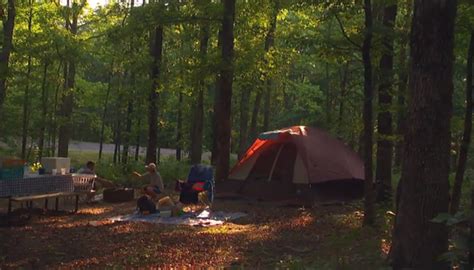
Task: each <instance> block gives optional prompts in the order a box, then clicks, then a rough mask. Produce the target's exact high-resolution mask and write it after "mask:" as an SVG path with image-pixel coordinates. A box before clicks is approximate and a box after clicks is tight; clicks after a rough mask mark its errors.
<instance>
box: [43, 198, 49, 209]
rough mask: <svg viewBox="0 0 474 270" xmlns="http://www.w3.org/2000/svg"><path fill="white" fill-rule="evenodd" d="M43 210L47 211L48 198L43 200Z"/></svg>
mask: <svg viewBox="0 0 474 270" xmlns="http://www.w3.org/2000/svg"><path fill="white" fill-rule="evenodd" d="M44 209H45V210H48V198H46V199H44Z"/></svg>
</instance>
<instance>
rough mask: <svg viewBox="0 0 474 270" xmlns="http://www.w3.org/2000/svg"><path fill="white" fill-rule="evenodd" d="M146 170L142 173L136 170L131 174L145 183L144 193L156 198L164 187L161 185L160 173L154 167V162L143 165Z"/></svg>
mask: <svg viewBox="0 0 474 270" xmlns="http://www.w3.org/2000/svg"><path fill="white" fill-rule="evenodd" d="M145 168H146V170H147V172H146V173H144V174H139V173H138V172H133V175H134V176H135V177H137V178H138V179H140V181H142V182H144V183H147V185H146V186H145V187H144V191H145V193H146V194H148V195H150V196H151V197H153V198H157V197H158V195H159V194H161V193H163V191H164V189H165V187H164V185H163V180H162V179H161V175H160V173H159V172H158V171H157V169H156V164H155V163H150V164H148V165H147V166H145Z"/></svg>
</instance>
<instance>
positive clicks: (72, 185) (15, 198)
mask: <svg viewBox="0 0 474 270" xmlns="http://www.w3.org/2000/svg"><path fill="white" fill-rule="evenodd" d="M54 178H55V177H54V176H52V177H50V179H47V178H41V177H39V178H35V179H33V180H31V179H29V180H24V179H23V181H24V183H20V184H21V185H22V186H20V187H18V185H19V184H18V182H16V180H12V181H11V186H12V187H14V188H11V187H10V189H11V190H14V191H15V192H10V193H11V194H9V195H7V196H5V193H3V196H2V197H3V198H7V199H8V214H10V213H11V212H12V204H13V202H17V203H21V207H23V203H26V206H27V208H28V209H31V208H32V207H33V201H36V200H43V199H44V200H45V201H44V208H45V209H48V200H49V199H55V200H56V201H55V210H56V211H57V210H58V208H59V198H60V197H75V207H74V213H76V212H77V211H78V209H79V196H81V195H84V194H86V195H87V194H93V193H94V191H93V190H92V188H93V185H94V181H95V179H96V176H95V175H80V174H73V175H68V176H59V177H58V178H57V180H58V183H57V184H55V182H56V181H54ZM30 180H31V181H30ZM42 180H43V183H44V184H45V185H46V188H44V187H41V188H38V185H37V184H38V182H36V181H42ZM17 181H20V180H17ZM28 181H30V183H31V184H32V185H37V188H36V189H35V188H34V187H33V188H31V187H29V186H28V183H29V182H28ZM33 183H34V184H33ZM4 184H5V183H4ZM15 184H16V185H17V186H14V185H15ZM3 188H5V186H4V187H3ZM48 190H51V191H52V192H48ZM7 194H8V193H7Z"/></svg>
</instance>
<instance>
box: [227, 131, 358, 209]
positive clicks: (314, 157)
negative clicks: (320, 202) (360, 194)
mask: <svg viewBox="0 0 474 270" xmlns="http://www.w3.org/2000/svg"><path fill="white" fill-rule="evenodd" d="M228 178H229V179H230V180H231V181H229V182H234V187H233V188H237V191H238V192H239V193H242V194H244V195H248V196H251V197H258V198H260V199H270V200H271V199H291V198H295V197H297V196H299V195H307V191H308V192H310V190H311V189H312V188H316V189H317V187H315V186H317V184H320V183H333V182H335V181H344V182H345V183H347V185H340V187H338V189H339V188H340V189H348V190H355V189H357V190H359V189H360V187H362V186H363V179H364V163H363V161H362V160H361V159H360V158H359V157H358V156H357V154H356V153H355V152H354V151H352V150H351V149H350V148H349V147H348V146H346V145H345V144H344V143H343V142H341V141H339V140H337V139H335V138H333V137H331V136H330V135H329V134H328V133H327V132H325V131H323V130H321V129H318V128H311V127H305V126H293V127H289V128H285V129H281V130H275V131H270V132H265V133H262V134H260V135H259V136H258V138H257V139H256V140H255V142H254V143H253V144H252V146H250V148H249V149H248V150H247V152H246V153H245V154H244V156H243V157H242V159H241V160H240V161H239V162H238V163H237V164H236V165H235V166H234V167H233V168H232V170H231V172H230V175H229V177H228ZM232 180H233V181H232ZM236 183H240V184H236ZM310 193H311V192H310Z"/></svg>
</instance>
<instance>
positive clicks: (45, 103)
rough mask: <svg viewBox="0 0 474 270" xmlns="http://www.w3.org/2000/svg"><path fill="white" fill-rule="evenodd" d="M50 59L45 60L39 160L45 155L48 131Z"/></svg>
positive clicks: (42, 83)
mask: <svg viewBox="0 0 474 270" xmlns="http://www.w3.org/2000/svg"><path fill="white" fill-rule="evenodd" d="M48 67H49V63H48V61H45V62H44V68H43V80H42V82H41V107H42V113H43V114H42V115H43V118H42V119H41V121H40V130H39V139H38V161H40V160H41V158H42V157H43V152H44V134H45V131H46V117H47V115H48V93H47V89H48V86H47V76H48Z"/></svg>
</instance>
